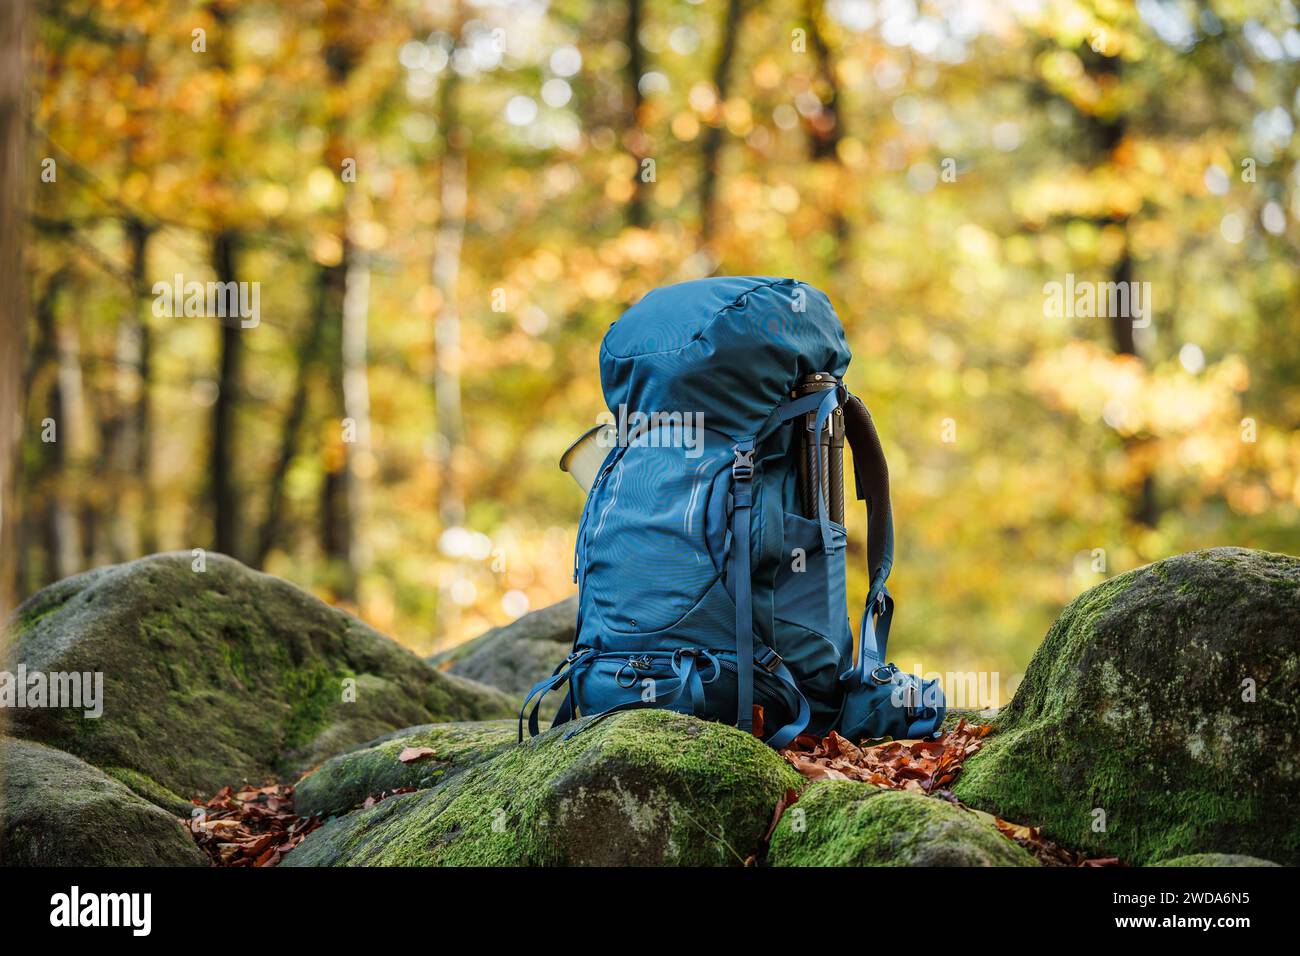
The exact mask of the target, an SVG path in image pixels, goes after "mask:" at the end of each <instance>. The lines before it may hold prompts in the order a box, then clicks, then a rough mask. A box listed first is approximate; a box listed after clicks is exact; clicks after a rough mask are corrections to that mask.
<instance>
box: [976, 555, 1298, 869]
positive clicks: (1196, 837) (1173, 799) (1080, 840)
mask: <svg viewBox="0 0 1300 956" xmlns="http://www.w3.org/2000/svg"><path fill="white" fill-rule="evenodd" d="M1297 622H1300V559H1297V558H1293V557H1288V556H1285V555H1280V554H1268V553H1265V552H1260V551H1248V550H1244V549H1241V548H1215V549H1212V550H1208V551H1198V552H1195V553H1192V554H1185V555H1181V556H1179V557H1176V558H1170V559H1168V560H1165V561H1160V562H1157V563H1156V564H1152V565H1149V566H1147V567H1144V568H1139V569H1137V570H1135V571H1130V572H1128V573H1126V574H1123V575H1120V576H1118V577H1116V578H1114V579H1113V580H1110V581H1107V582H1105V583H1104V584H1101V585H1098V586H1097V587H1095V588H1092V589H1091V590H1089V591H1086V592H1085V593H1084V594H1082V595H1080V596H1079V597H1078V598H1077V599H1076V600H1075V601H1073V602H1072V603H1071V604H1070V605H1069V606H1068V607H1067V608H1066V609H1065V611H1064V612H1063V613H1062V614H1061V616H1060V618H1059V619H1058V620H1057V621H1056V623H1055V624H1054V625H1053V626H1052V628H1051V630H1050V631H1049V632H1048V634H1047V637H1046V639H1045V640H1044V641H1043V644H1042V646H1041V647H1040V648H1039V649H1038V652H1037V653H1036V654H1035V655H1034V658H1033V660H1032V661H1031V662H1030V665H1029V668H1028V671H1027V673H1026V674H1025V679H1024V681H1023V682H1022V683H1021V685H1020V687H1019V689H1018V690H1017V691H1016V695H1015V699H1014V700H1013V701H1012V702H1011V703H1010V704H1009V705H1008V706H1007V707H1006V708H1005V709H1004V710H1003V711H1002V712H1001V713H1000V714H999V715H998V717H997V719H996V720H995V721H994V727H995V731H994V733H993V734H992V735H991V736H990V737H989V738H987V739H986V741H985V743H984V746H983V749H981V750H980V752H979V753H978V754H976V755H975V756H973V757H972V758H971V759H970V760H968V761H967V762H966V766H965V769H964V771H963V773H962V775H961V776H960V777H959V778H958V780H957V782H956V784H955V786H954V788H953V789H954V792H955V793H956V794H957V796H958V797H960V798H961V800H962V801H963V802H965V803H966V804H968V805H970V806H973V807H977V808H979V809H982V810H987V811H990V812H993V813H996V814H997V815H999V816H1001V817H1003V818H1005V819H1008V820H1015V821H1016V822H1018V823H1027V824H1037V825H1040V826H1041V827H1042V830H1043V833H1044V834H1045V835H1046V836H1048V837H1050V838H1052V839H1053V840H1056V841H1057V842H1059V843H1062V844H1064V845H1066V846H1069V847H1072V848H1075V849H1082V850H1086V851H1090V852H1092V853H1094V854H1098V855H1114V856H1118V857H1120V858H1121V859H1122V860H1123V861H1124V862H1126V863H1130V864H1146V863H1151V862H1154V861H1157V860H1162V859H1168V858H1171V857H1177V856H1181V855H1185V854H1192V853H1207V852H1218V853H1239V854H1247V855H1253V856H1260V857H1264V858H1267V859H1274V860H1278V861H1279V862H1283V863H1287V864H1290V865H1295V864H1297V863H1300V816H1297V815H1296V814H1295V812H1294V807H1293V805H1292V803H1293V800H1294V798H1295V794H1296V793H1297V792H1300V761H1297V760H1296V757H1295V753H1296V745H1297V739H1296V737H1297V730H1296V728H1297V726H1300V626H1297Z"/></svg>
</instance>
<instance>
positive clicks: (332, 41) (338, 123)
mask: <svg viewBox="0 0 1300 956" xmlns="http://www.w3.org/2000/svg"><path fill="white" fill-rule="evenodd" d="M354 15H355V14H354V12H353V11H352V10H351V9H349V8H348V7H347V6H346V5H344V4H333V5H331V6H327V7H326V8H325V14H324V16H325V19H324V25H323V28H322V32H323V35H324V37H325V46H324V50H323V53H322V55H323V56H324V59H325V66H326V70H327V73H328V75H329V89H328V90H327V91H326V102H327V103H328V104H329V106H328V115H327V116H326V120H325V128H326V141H325V161H326V163H327V164H328V165H329V167H330V169H331V171H332V172H333V173H334V174H335V175H336V176H338V175H341V172H342V166H343V161H344V159H345V158H347V157H348V154H349V150H348V147H347V136H346V127H345V123H346V120H347V102H346V97H345V94H346V88H347V83H348V78H349V77H350V76H351V75H352V71H353V70H354V69H356V66H357V62H358V60H359V58H360V52H361V51H360V46H359V44H358V42H357V40H356V38H355V37H354V36H353V35H352V34H351V32H350V31H349V20H350V18H351V17H352V16H354ZM353 158H354V159H355V157H353ZM355 188H356V185H355V183H353V184H349V183H345V184H344V189H345V190H349V189H355ZM349 208H350V205H349V203H348V202H347V201H344V202H343V203H342V206H341V208H340V209H339V213H338V220H337V225H336V228H337V230H338V239H339V242H340V254H339V259H338V261H337V262H332V263H329V264H327V265H324V266H322V268H323V269H324V270H326V272H327V273H328V275H327V276H325V277H324V281H325V289H326V292H327V294H326V296H325V298H324V302H325V309H326V311H325V314H324V316H323V319H324V321H325V323H326V325H325V336H326V338H325V347H324V349H323V350H322V355H323V356H324V358H325V362H326V378H327V380H328V381H327V384H328V391H327V395H328V401H329V409H330V415H329V417H330V420H331V421H330V424H329V429H330V430H329V432H328V434H329V436H330V437H329V440H328V445H327V449H326V454H325V456H324V465H325V474H324V479H323V481H322V483H321V497H320V541H321V550H322V551H323V552H324V553H325V556H326V557H327V558H328V559H329V560H330V563H331V566H332V568H333V569H334V570H335V571H336V572H337V580H336V588H335V589H336V591H337V592H338V593H339V594H340V595H341V596H342V597H345V598H348V599H355V597H356V590H357V574H358V569H357V567H356V565H355V564H354V563H353V558H354V557H355V556H356V554H357V552H358V550H359V549H358V546H357V544H356V535H357V533H358V530H359V529H358V527H357V519H356V515H355V514H354V513H353V511H352V509H351V505H352V501H353V498H354V495H353V492H352V489H351V485H352V482H353V474H352V459H353V449H352V447H351V444H352V443H351V441H350V440H349V437H348V436H347V435H345V434H344V429H345V425H344V419H345V418H347V417H349V416H348V409H347V398H348V396H347V388H348V381H347V371H346V365H347V357H346V356H345V354H344V353H345V351H346V349H347V337H348V329H347V325H348V320H349V316H348V314H347V309H348V283H349V281H350V279H351V277H352V275H353V272H352V270H353V267H354V260H355V258H356V255H357V250H356V249H355V248H354V246H353V244H352V242H351V240H350V238H349V231H350V230H349V226H350V222H349V215H348V210H349ZM353 320H354V321H355V317H353ZM361 321H363V322H364V321H365V316H364V314H363V315H362V317H361ZM354 427H355V426H354Z"/></svg>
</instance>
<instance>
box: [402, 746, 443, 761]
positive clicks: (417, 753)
mask: <svg viewBox="0 0 1300 956" xmlns="http://www.w3.org/2000/svg"><path fill="white" fill-rule="evenodd" d="M436 756H438V751H436V750H434V749H433V748H432V747H407V748H406V749H404V750H403V751H402V752H401V753H400V754H398V755H397V759H398V760H400V761H401V762H402V763H415V762H416V761H417V760H428V759H429V758H430V757H436Z"/></svg>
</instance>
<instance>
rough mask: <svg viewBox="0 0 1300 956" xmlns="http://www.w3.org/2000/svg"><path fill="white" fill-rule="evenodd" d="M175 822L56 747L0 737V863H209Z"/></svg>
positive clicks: (19, 864)
mask: <svg viewBox="0 0 1300 956" xmlns="http://www.w3.org/2000/svg"><path fill="white" fill-rule="evenodd" d="M207 864H208V860H207V857H205V856H204V855H203V853H202V851H200V850H199V848H198V847H197V846H195V845H194V840H193V839H192V838H191V837H190V834H189V831H188V830H186V829H185V827H184V825H183V824H182V823H181V821H180V820H178V819H177V818H176V817H174V816H172V815H171V814H169V813H167V812H166V811H164V810H161V809H159V808H158V807H156V806H154V805H153V804H151V803H148V802H146V801H145V800H143V799H141V798H140V797H138V796H136V795H135V794H134V793H132V792H131V791H130V790H128V789H127V788H126V787H125V786H123V785H122V784H120V783H118V782H117V781H116V780H113V779H111V778H109V777H108V776H107V775H106V774H104V773H101V772H100V771H98V770H96V769H95V768H94V767H92V766H90V764H88V763H85V762H84V761H81V760H78V759H77V758H76V757H74V756H72V755H71V754H66V753H64V752H63V751H61V750H55V749H54V748H53V747H46V746H43V745H41V744H37V743H32V742H30V741H26V740H13V739H11V738H3V737H0V866H207Z"/></svg>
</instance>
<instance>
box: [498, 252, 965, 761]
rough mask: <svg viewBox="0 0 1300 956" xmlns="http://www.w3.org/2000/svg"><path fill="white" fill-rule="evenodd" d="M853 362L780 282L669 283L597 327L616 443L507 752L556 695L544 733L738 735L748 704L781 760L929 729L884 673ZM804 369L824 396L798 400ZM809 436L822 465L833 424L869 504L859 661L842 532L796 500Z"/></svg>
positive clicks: (816, 295)
mask: <svg viewBox="0 0 1300 956" xmlns="http://www.w3.org/2000/svg"><path fill="white" fill-rule="evenodd" d="M849 358H850V353H849V348H848V344H847V342H846V341H845V338H844V330H843V327H842V326H841V325H840V320H839V317H838V316H837V315H836V314H835V310H834V309H833V308H832V306H831V304H830V301H829V299H827V297H826V296H825V295H824V294H823V293H821V292H819V291H818V290H816V289H814V288H812V287H810V286H808V285H805V284H804V283H802V282H798V281H795V280H793V279H773V278H753V277H725V278H711V279H701V280H697V281H694V282H684V283H681V284H679V285H673V286H667V287H665V288H661V289H656V290H655V291H653V292H651V293H649V294H648V295H646V296H645V297H644V298H643V299H642V300H641V301H640V302H639V303H637V304H636V305H635V306H633V307H632V308H630V309H628V310H627V312H625V313H624V314H623V316H622V318H620V319H619V320H618V321H617V322H615V323H614V324H613V325H612V326H611V327H610V329H609V331H608V332H607V333H606V335H605V339H604V342H603V343H602V345H601V349H600V373H601V383H602V386H603V388H604V392H605V399H606V402H607V403H608V405H609V409H610V412H611V413H612V414H613V415H614V418H615V421H616V422H617V423H618V427H617V433H616V437H617V441H615V442H613V447H611V448H610V451H609V453H608V455H607V456H606V457H605V459H604V462H603V464H602V465H601V467H600V469H599V471H598V473H597V476H596V479H595V481H594V483H593V484H592V486H591V489H590V491H589V492H588V495H587V501H586V505H585V507H584V509H583V512H582V518H581V521H580V522H579V525H578V536H577V544H576V547H575V552H574V580H575V581H577V582H578V584H579V594H580V596H579V607H578V622H577V629H576V633H575V637H574V642H573V651H572V653H571V654H570V655H569V656H568V658H567V659H566V660H565V661H564V662H563V663H561V664H560V666H559V667H558V668H556V670H555V672H554V673H553V674H552V675H551V676H550V677H548V678H546V679H544V680H542V681H539V682H538V683H537V684H536V685H534V687H533V688H532V689H531V690H530V691H529V693H528V696H527V697H526V698H525V700H524V703H523V707H522V708H521V710H520V714H519V721H520V725H519V736H520V740H522V739H523V726H524V721H525V712H527V723H528V729H529V733H530V734H531V735H533V736H536V735H537V733H538V730H539V721H538V710H539V707H540V704H541V700H542V697H543V696H544V695H545V694H546V693H548V692H550V691H553V690H555V691H558V690H561V689H563V690H565V691H566V693H565V696H564V699H563V701H562V703H561V704H560V706H559V710H558V712H557V713H556V715H555V718H554V720H553V721H552V725H553V726H554V725H558V724H563V723H566V722H569V721H571V720H574V718H576V717H578V716H581V717H584V718H588V717H594V718H596V719H599V718H600V717H603V716H605V715H608V714H612V713H618V712H620V711H624V710H630V709H635V708H643V707H659V708H667V709H671V710H675V711H679V712H683V713H690V714H695V715H696V716H699V717H703V718H706V719H709V720H717V721H722V722H725V723H728V724H734V725H735V726H736V727H739V728H740V729H742V730H745V731H747V732H750V733H753V732H755V726H754V718H755V714H756V707H755V705H758V706H759V707H761V708H762V712H761V713H762V718H763V719H762V728H761V731H760V734H761V736H763V738H764V739H765V740H766V741H767V743H768V744H770V745H771V746H772V747H775V748H777V749H781V748H784V747H787V746H789V745H790V744H791V742H792V741H793V740H794V739H795V738H796V737H797V736H798V735H800V734H801V733H805V732H808V733H811V734H814V735H817V736H822V735H825V734H827V733H829V732H830V731H831V730H833V729H834V730H838V731H839V732H840V733H841V734H843V735H844V736H846V737H849V738H850V739H854V740H859V739H862V738H868V737H885V736H890V737H895V738H916V737H925V736H930V735H933V734H935V733H937V732H938V730H939V727H940V724H941V723H942V721H943V716H944V713H945V701H944V697H943V692H942V690H941V689H940V687H939V685H938V682H937V681H934V680H931V681H923V680H921V679H920V678H918V677H915V676H913V675H910V674H903V673H901V672H899V670H898V669H897V668H896V667H895V666H894V665H893V664H888V663H886V657H885V652H886V643H887V641H888V637H889V625H890V620H891V618H892V616H893V609H894V602H893V598H891V597H890V594H889V591H888V590H887V589H886V587H885V580H886V579H887V578H888V577H889V571H890V568H891V566H892V564H893V523H892V517H891V511H890V501H889V473H888V468H887V466H886V463H885V456H884V452H883V451H882V449H881V446H880V439H879V437H878V436H877V434H876V429H875V425H874V424H873V423H872V420H871V416H870V415H869V414H868V412H867V409H866V407H865V406H864V405H863V404H862V402H861V401H859V400H858V399H857V398H855V397H854V396H853V395H850V394H849V392H848V390H847V389H845V387H844V385H843V377H844V372H845V370H846V369H847V368H848V364H849ZM816 373H823V374H824V375H826V376H827V377H829V378H830V379H832V380H833V382H834V385H833V387H830V388H827V389H825V390H823V391H815V392H812V393H811V394H799V392H798V390H797V388H796V385H797V383H799V382H801V381H804V380H805V379H807V378H808V377H810V376H813V375H815V374H816ZM840 423H842V424H840ZM809 427H811V428H812V429H813V430H814V431H815V434H814V435H813V436H812V439H813V440H814V441H815V446H816V448H817V449H818V454H820V449H821V448H822V444H821V442H820V439H821V436H822V433H823V431H824V430H825V429H828V428H831V429H833V428H836V427H842V428H843V432H844V435H845V436H846V437H847V439H848V441H849V444H850V446H851V449H852V454H853V461H854V472H855V475H856V479H857V493H858V497H859V498H860V499H863V500H865V501H866V502H867V506H868V510H869V522H868V531H867V547H866V551H867V562H868V568H869V571H870V588H869V591H868V594H867V601H866V608H865V610H864V612H863V615H862V628H861V637H860V640H859V646H858V651H857V655H856V657H855V656H854V653H853V635H852V631H851V629H850V626H849V621H848V617H847V614H846V593H845V552H846V541H847V529H846V528H845V526H844V525H842V524H839V523H837V522H834V521H831V520H830V518H829V517H828V514H827V509H826V502H825V500H824V497H823V496H822V495H821V494H817V495H816V498H817V505H816V513H817V516H816V518H815V519H813V518H809V517H805V516H804V514H802V513H800V511H801V508H800V507H799V506H798V505H797V503H796V490H795V485H796V473H797V470H798V460H799V458H800V457H801V456H800V454H799V450H798V447H797V446H798V442H797V441H796V438H797V435H796V431H797V429H799V428H809ZM817 464H818V470H819V471H820V459H818V463H817ZM530 703H531V704H532V709H531V711H529V704H530ZM589 723H590V721H588V720H583V721H580V722H577V723H575V725H574V728H573V729H571V730H570V731H569V733H570V734H573V733H577V732H579V731H580V730H581V729H582V728H583V727H584V726H586V725H588V724H589Z"/></svg>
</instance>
